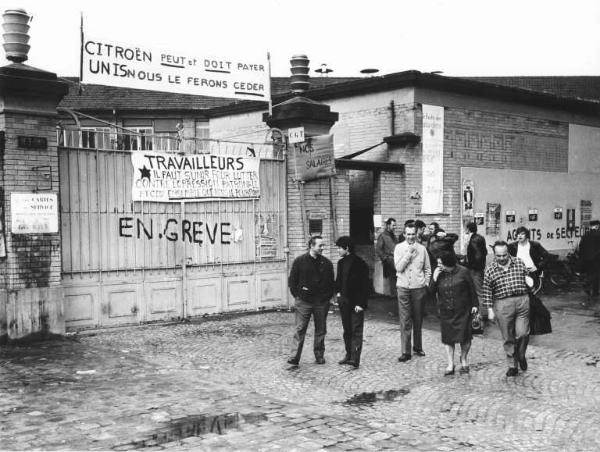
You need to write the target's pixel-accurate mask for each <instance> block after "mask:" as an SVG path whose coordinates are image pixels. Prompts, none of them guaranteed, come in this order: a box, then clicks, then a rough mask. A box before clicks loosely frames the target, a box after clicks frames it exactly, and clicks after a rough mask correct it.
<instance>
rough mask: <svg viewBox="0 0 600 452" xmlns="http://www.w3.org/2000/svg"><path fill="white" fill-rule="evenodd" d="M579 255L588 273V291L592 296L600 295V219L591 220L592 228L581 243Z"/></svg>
mask: <svg viewBox="0 0 600 452" xmlns="http://www.w3.org/2000/svg"><path fill="white" fill-rule="evenodd" d="M579 257H580V259H581V263H582V264H583V269H584V271H585V273H586V275H587V278H586V292H587V293H588V295H589V296H590V297H598V286H599V285H600V221H598V220H593V221H591V222H590V230H589V231H588V232H587V233H586V234H585V235H584V236H583V238H582V239H581V242H580V243H579Z"/></svg>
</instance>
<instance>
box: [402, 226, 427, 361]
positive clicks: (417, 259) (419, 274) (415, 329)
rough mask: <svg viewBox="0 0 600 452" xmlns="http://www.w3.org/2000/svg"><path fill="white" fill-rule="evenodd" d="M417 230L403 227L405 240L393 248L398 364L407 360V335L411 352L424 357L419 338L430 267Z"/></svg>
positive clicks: (408, 355)
mask: <svg viewBox="0 0 600 452" xmlns="http://www.w3.org/2000/svg"><path fill="white" fill-rule="evenodd" d="M416 229H417V228H416V227H415V225H414V224H408V225H406V226H405V227H404V236H405V238H406V240H405V241H404V242H402V243H399V244H398V245H396V249H395V250H394V263H395V265H396V276H397V280H398V282H397V290H398V316H399V318H400V347H401V350H402V355H401V356H400V357H399V358H398V361H400V362H406V361H408V360H410V359H411V357H412V355H411V334H412V337H413V352H414V353H415V354H416V355H418V356H425V352H424V351H423V343H422V338H421V326H422V324H423V310H424V308H425V300H426V299H427V286H428V285H429V280H430V279H431V264H430V262H429V256H428V255H427V250H426V249H425V247H424V246H423V245H421V244H420V243H417V230H416Z"/></svg>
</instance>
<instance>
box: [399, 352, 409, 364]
mask: <svg viewBox="0 0 600 452" xmlns="http://www.w3.org/2000/svg"><path fill="white" fill-rule="evenodd" d="M410 358H412V357H411V356H410V355H408V354H406V353H403V354H402V356H400V358H398V361H400V362H401V363H404V362H406V361H410Z"/></svg>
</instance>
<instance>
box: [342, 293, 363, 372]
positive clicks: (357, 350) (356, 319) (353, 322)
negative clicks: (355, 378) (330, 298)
mask: <svg viewBox="0 0 600 452" xmlns="http://www.w3.org/2000/svg"><path fill="white" fill-rule="evenodd" d="M340 316H341V317H342V326H343V327H344V345H345V346H346V356H347V357H348V358H350V359H351V360H352V361H354V362H355V363H356V364H360V354H361V352H362V343H363V329H364V325H365V311H360V312H355V311H354V307H352V306H351V305H350V303H340Z"/></svg>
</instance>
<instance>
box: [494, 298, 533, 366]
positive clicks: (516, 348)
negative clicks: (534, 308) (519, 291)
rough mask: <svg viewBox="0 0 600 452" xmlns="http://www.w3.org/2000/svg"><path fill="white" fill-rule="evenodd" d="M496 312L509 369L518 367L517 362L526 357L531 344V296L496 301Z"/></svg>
mask: <svg viewBox="0 0 600 452" xmlns="http://www.w3.org/2000/svg"><path fill="white" fill-rule="evenodd" d="M494 311H495V314H496V317H497V318H498V326H499V327H500V332H501V333H502V339H504V353H506V361H507V363H508V367H517V360H518V359H519V357H521V358H522V357H525V352H526V351H527V344H528V343H529V295H527V294H525V295H518V296H516V297H508V298H503V299H501V300H496V301H495V302H494ZM515 354H516V355H515Z"/></svg>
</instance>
